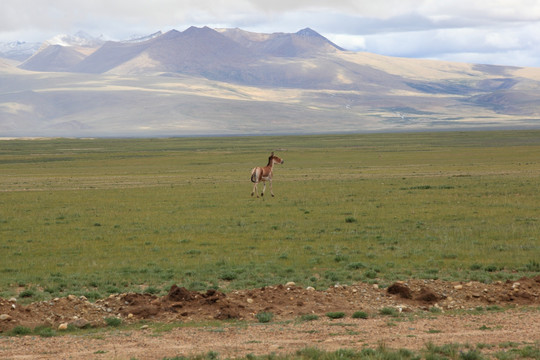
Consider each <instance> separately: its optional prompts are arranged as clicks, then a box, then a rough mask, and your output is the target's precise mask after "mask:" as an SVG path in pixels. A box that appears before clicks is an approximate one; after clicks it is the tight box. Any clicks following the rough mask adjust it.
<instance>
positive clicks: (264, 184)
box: [261, 181, 266, 196]
mask: <svg viewBox="0 0 540 360" xmlns="http://www.w3.org/2000/svg"><path fill="white" fill-rule="evenodd" d="M265 190H266V181H263V190H262V193H261V196H264V191H265Z"/></svg>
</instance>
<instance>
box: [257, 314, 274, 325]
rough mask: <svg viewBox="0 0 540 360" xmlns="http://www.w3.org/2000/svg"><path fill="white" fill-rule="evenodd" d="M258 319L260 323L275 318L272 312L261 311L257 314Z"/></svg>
mask: <svg viewBox="0 0 540 360" xmlns="http://www.w3.org/2000/svg"><path fill="white" fill-rule="evenodd" d="M255 317H256V318H257V320H259V322H260V323H269V322H270V321H272V319H273V318H274V314H272V313H271V312H260V313H258V314H257V315H255Z"/></svg>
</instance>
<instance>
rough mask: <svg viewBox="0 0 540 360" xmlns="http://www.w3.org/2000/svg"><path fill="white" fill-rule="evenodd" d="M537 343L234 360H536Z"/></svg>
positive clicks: (208, 357)
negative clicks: (489, 349) (500, 348)
mask: <svg viewBox="0 0 540 360" xmlns="http://www.w3.org/2000/svg"><path fill="white" fill-rule="evenodd" d="M538 351H539V348H538V346H530V345H529V346H524V347H523V348H521V349H512V350H511V351H508V352H498V353H496V354H495V355H492V354H489V353H483V352H482V347H481V346H478V348H477V349H471V348H470V345H461V344H455V343H452V344H446V345H442V346H435V345H433V344H431V343H428V344H426V346H425V348H424V349H422V350H420V351H411V350H408V349H403V348H401V349H390V348H388V347H386V346H384V345H380V346H378V347H377V348H374V349H373V348H367V347H366V348H363V349H361V350H353V349H339V350H336V351H324V350H320V349H318V348H315V347H307V348H304V349H301V350H298V351H296V352H294V353H291V354H286V355H278V354H275V353H272V354H269V355H261V356H255V355H253V354H248V355H247V356H245V357H237V358H235V359H246V360H270V359H275V360H420V359H426V360H435V359H440V360H483V359H493V358H495V359H498V360H518V359H538ZM218 358H222V357H220V355H219V353H216V352H213V351H211V352H208V353H206V354H203V355H197V356H192V357H183V356H182V357H172V358H169V357H167V358H163V360H174V359H176V360H214V359H218Z"/></svg>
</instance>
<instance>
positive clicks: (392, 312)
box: [379, 307, 398, 316]
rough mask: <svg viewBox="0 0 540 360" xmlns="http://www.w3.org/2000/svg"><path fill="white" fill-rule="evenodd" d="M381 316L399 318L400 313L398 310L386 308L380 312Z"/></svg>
mask: <svg viewBox="0 0 540 360" xmlns="http://www.w3.org/2000/svg"><path fill="white" fill-rule="evenodd" d="M379 314H381V315H386V316H398V312H397V310H396V309H394V308H391V307H384V308H382V309H381V310H380V311H379Z"/></svg>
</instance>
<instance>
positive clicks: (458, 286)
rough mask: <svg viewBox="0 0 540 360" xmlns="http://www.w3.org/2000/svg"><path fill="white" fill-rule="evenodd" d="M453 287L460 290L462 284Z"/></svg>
mask: <svg viewBox="0 0 540 360" xmlns="http://www.w3.org/2000/svg"><path fill="white" fill-rule="evenodd" d="M454 289H456V290H461V289H463V285H455V286H454Z"/></svg>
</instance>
